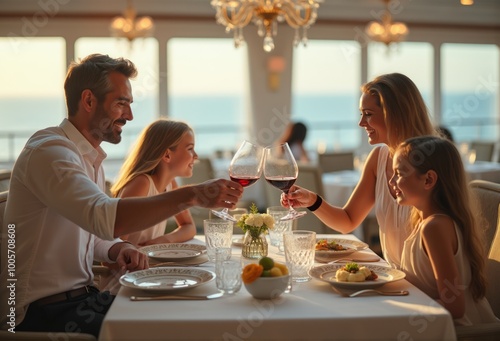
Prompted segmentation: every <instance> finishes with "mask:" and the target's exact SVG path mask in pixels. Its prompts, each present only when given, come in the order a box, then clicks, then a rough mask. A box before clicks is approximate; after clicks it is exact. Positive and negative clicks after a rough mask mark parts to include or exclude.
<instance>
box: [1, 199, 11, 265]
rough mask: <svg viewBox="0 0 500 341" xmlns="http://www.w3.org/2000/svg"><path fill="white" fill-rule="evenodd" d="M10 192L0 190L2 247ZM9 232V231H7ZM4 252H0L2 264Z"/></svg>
mask: <svg viewBox="0 0 500 341" xmlns="http://www.w3.org/2000/svg"><path fill="white" fill-rule="evenodd" d="M8 194H9V192H8V191H4V192H0V248H1V246H2V243H3V238H4V237H5V235H4V233H3V222H4V215H5V206H6V205H7V195H8ZM5 233H7V232H5ZM3 254H4V251H2V252H0V264H2V255H3ZM5 254H7V251H5Z"/></svg>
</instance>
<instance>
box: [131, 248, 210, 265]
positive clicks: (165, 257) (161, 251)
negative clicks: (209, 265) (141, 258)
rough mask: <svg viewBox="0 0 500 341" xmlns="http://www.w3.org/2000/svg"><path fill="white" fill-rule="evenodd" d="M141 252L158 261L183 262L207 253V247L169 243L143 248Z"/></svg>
mask: <svg viewBox="0 0 500 341" xmlns="http://www.w3.org/2000/svg"><path fill="white" fill-rule="evenodd" d="M139 250H140V251H141V252H143V253H145V254H147V255H148V256H149V258H152V259H155V260H158V261H163V262H164V261H182V260H186V259H192V258H195V257H198V256H200V255H202V254H204V253H206V252H207V248H206V246H205V245H197V244H184V243H168V244H155V245H148V246H144V247H141V248H140V249H139Z"/></svg>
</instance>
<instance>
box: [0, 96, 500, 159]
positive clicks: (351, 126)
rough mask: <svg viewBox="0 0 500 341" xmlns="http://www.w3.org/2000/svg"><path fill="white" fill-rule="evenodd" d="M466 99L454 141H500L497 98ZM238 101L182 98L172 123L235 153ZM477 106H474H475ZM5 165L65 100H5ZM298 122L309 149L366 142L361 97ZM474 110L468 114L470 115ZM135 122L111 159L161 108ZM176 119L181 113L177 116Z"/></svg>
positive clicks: (297, 117)
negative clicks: (304, 129)
mask: <svg viewBox="0 0 500 341" xmlns="http://www.w3.org/2000/svg"><path fill="white" fill-rule="evenodd" d="M466 98H467V97H466V94H459V93H457V94H451V95H446V96H445V98H444V99H443V103H442V104H443V108H454V109H453V110H454V111H449V112H448V113H447V115H446V117H445V123H444V124H445V125H447V126H448V127H449V128H450V129H451V131H452V133H453V135H454V137H455V138H456V139H457V140H459V141H470V140H497V138H498V134H499V132H498V130H499V129H498V117H495V116H494V112H495V102H494V98H488V99H483V100H481V101H478V102H477V103H476V102H474V103H472V102H471V101H468V102H467V101H466ZM240 101H241V99H239V98H237V97H222V96H220V97H195V98H193V97H176V98H173V99H171V100H170V102H169V112H171V113H172V116H171V118H172V119H178V120H182V121H185V122H187V123H188V124H190V125H191V126H192V127H193V129H194V131H195V136H196V147H195V148H196V151H197V153H198V154H200V155H212V154H213V153H215V151H217V150H221V151H224V150H234V149H235V148H237V146H238V145H239V143H240V142H241V140H243V139H244V138H247V136H245V135H246V132H245V131H244V130H245V125H241V124H240V122H246V121H247V119H246V118H245V117H244V114H243V113H240V112H241V109H240V108H241V107H243V105H242V104H241V103H240ZM471 103H472V104H474V106H472V105H471ZM0 104H1V105H0V122H1V124H0V162H1V161H8V160H9V159H10V158H12V154H14V158H15V157H17V155H18V154H19V152H20V151H21V149H22V148H23V146H24V144H25V143H26V141H27V139H28V138H29V137H30V136H31V135H32V134H33V133H34V132H36V131H37V130H40V129H44V128H46V127H49V126H55V125H58V124H59V123H60V122H61V121H62V119H63V118H64V117H66V105H65V101H64V99H62V98H22V99H20V98H3V99H0ZM292 106H294V108H295V110H292V120H293V121H302V122H304V123H305V124H306V125H307V126H308V128H309V130H308V136H307V138H306V146H307V149H309V150H316V148H317V147H318V145H322V146H324V147H325V148H326V149H327V150H338V149H355V148H357V147H358V146H359V145H360V144H361V142H362V139H364V138H365V136H364V134H363V131H362V129H360V128H359V127H358V120H359V115H360V114H359V111H358V97H353V96H298V97H297V98H296V99H295V100H294V101H293V103H292ZM467 109H468V110H467ZM133 111H134V119H133V120H132V121H130V122H127V125H126V126H125V127H124V130H123V133H122V142H121V143H119V144H118V145H112V144H109V143H105V144H103V148H104V150H105V151H106V153H107V154H108V157H109V158H113V159H121V158H124V157H125V156H126V155H127V154H128V151H129V150H130V147H131V146H132V145H133V143H134V142H135V141H136V139H137V137H138V135H139V133H140V132H141V130H142V129H143V128H144V127H145V126H147V125H148V124H149V123H151V122H152V121H154V120H155V119H157V118H158V117H157V115H156V114H155V113H157V112H158V110H157V108H156V103H155V101H154V100H152V99H151V98H149V99H148V98H142V99H141V100H138V101H137V103H134V104H133ZM176 113H179V114H178V115H176Z"/></svg>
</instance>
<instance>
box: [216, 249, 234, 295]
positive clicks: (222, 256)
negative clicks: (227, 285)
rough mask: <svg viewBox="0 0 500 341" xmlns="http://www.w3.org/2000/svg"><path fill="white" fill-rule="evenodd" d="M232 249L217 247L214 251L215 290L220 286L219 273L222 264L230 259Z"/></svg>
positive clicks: (220, 277)
mask: <svg viewBox="0 0 500 341" xmlns="http://www.w3.org/2000/svg"><path fill="white" fill-rule="evenodd" d="M231 252H232V249H231V248H230V247H218V248H216V249H215V283H216V285H217V288H219V286H222V283H220V282H221V281H222V276H221V274H220V273H219V271H221V269H222V262H224V261H226V260H230V259H231Z"/></svg>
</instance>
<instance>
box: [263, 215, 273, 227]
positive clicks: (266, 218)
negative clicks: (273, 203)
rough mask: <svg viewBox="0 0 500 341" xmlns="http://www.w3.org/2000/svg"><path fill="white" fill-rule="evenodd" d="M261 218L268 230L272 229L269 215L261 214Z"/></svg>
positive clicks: (271, 220) (271, 219) (271, 218)
mask: <svg viewBox="0 0 500 341" xmlns="http://www.w3.org/2000/svg"><path fill="white" fill-rule="evenodd" d="M262 218H263V219H264V224H265V225H266V226H267V227H268V228H270V229H273V228H274V218H273V217H272V216H271V215H269V214H267V213H264V214H262Z"/></svg>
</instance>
